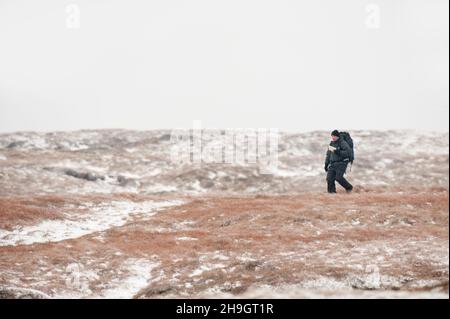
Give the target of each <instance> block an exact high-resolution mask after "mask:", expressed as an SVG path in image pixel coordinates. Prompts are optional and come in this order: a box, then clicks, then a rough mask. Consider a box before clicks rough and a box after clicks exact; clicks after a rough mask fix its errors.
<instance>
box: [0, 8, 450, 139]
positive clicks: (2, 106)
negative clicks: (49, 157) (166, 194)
mask: <svg viewBox="0 0 450 319" xmlns="http://www.w3.org/2000/svg"><path fill="white" fill-rule="evenodd" d="M72 3H73V4H77V5H78V6H79V8H80V28H79V29H70V28H67V27H66V20H67V18H68V14H67V13H66V6H67V5H69V4H72ZM370 3H373V4H377V5H378V6H379V8H380V27H379V28H378V29H376V28H375V29H374V28H368V27H367V25H366V20H367V18H368V14H367V12H366V7H367V5H368V4H370ZM448 14H449V1H448V0H380V1H375V0H374V1H365V0H339V1H336V0H305V1H299V0H270V1H267V0H221V1H218V0H164V1H163V0H158V1H157V0H141V1H139V0H128V1H125V0H71V1H63V0H39V1H32V0H0V131H3V132H6V131H19V130H39V131H52V130H74V129H84V128H129V129H153V128H172V127H191V125H192V121H193V120H201V121H202V125H203V126H204V127H218V128H219V127H221V128H226V127H253V128H256V127H276V128H279V129H281V130H297V131H308V130H316V129H326V130H331V129H334V128H342V129H418V130H438V131H448V126H449V122H448V116H449V91H448V89H449V87H448V86H449V82H448V79H449V73H448V72H449V40H448V38H449V34H448V33H449V16H448Z"/></svg>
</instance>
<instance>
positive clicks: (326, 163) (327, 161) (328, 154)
mask: <svg viewBox="0 0 450 319" xmlns="http://www.w3.org/2000/svg"><path fill="white" fill-rule="evenodd" d="M330 156H331V151H327V155H326V157H325V172H328V166H329V165H330Z"/></svg>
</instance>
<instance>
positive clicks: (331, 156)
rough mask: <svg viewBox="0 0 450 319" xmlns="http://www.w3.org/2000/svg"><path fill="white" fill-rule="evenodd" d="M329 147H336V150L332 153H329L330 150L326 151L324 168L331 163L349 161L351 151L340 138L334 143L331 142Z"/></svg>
mask: <svg viewBox="0 0 450 319" xmlns="http://www.w3.org/2000/svg"><path fill="white" fill-rule="evenodd" d="M330 145H331V146H333V147H336V150H335V151H334V152H331V151H330V150H328V151H327V156H326V158H325V166H326V167H328V165H330V164H333V163H337V162H349V161H350V155H351V154H352V149H351V148H350V146H349V145H348V143H347V142H346V141H344V140H343V139H342V138H339V139H338V140H337V141H336V142H334V141H331V142H330Z"/></svg>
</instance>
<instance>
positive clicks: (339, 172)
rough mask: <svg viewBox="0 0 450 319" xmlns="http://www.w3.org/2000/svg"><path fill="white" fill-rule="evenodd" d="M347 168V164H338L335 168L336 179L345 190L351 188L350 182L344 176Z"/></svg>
mask: <svg viewBox="0 0 450 319" xmlns="http://www.w3.org/2000/svg"><path fill="white" fill-rule="evenodd" d="M346 170H347V164H342V165H339V166H338V167H337V169H336V181H337V182H338V183H339V184H340V185H341V186H342V187H344V188H345V190H346V191H347V192H350V191H351V190H352V189H353V186H352V184H350V183H349V182H348V181H347V180H346V179H345V177H344V174H345V171H346Z"/></svg>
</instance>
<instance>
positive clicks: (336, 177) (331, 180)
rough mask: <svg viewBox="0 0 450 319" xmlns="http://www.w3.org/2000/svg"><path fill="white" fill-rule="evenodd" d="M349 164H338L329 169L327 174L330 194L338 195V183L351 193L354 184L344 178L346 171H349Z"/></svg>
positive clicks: (333, 164)
mask: <svg viewBox="0 0 450 319" xmlns="http://www.w3.org/2000/svg"><path fill="white" fill-rule="evenodd" d="M347 165H348V163H347V162H337V163H332V164H331V165H330V166H329V167H328V173H327V183H328V193H336V183H335V182H338V183H339V184H340V185H341V186H342V187H344V188H345V190H346V191H351V190H352V189H353V186H352V184H350V183H349V182H348V181H347V180H346V179H345V177H344V174H345V171H346V170H347Z"/></svg>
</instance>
